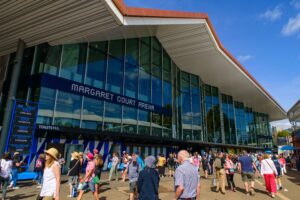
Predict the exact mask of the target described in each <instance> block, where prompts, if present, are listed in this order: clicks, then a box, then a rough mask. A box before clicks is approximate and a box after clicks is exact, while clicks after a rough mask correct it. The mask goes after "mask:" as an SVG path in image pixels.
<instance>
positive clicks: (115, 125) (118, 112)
mask: <svg viewBox="0 0 300 200" xmlns="http://www.w3.org/2000/svg"><path fill="white" fill-rule="evenodd" d="M121 108H122V106H121V105H118V104H114V103H109V102H105V120H104V130H106V131H113V132H121V116H122V109H121Z"/></svg>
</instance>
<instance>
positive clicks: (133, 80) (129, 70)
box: [125, 64, 139, 99]
mask: <svg viewBox="0 0 300 200" xmlns="http://www.w3.org/2000/svg"><path fill="white" fill-rule="evenodd" d="M138 70H139V68H138V67H137V66H135V65H130V64H126V66H125V96H128V97H131V98H135V99H137V97H138V72H139V71H138Z"/></svg>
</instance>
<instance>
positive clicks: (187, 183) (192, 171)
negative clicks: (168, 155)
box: [174, 150, 200, 200]
mask: <svg viewBox="0 0 300 200" xmlns="http://www.w3.org/2000/svg"><path fill="white" fill-rule="evenodd" d="M177 159H178V163H179V164H180V166H179V167H178V168H177V169H176V171H175V178H174V179H175V181H174V186H175V196H174V200H184V199H190V200H199V198H200V180H199V177H198V171H197V169H196V167H194V165H193V164H192V163H191V162H190V160H189V153H188V152H187V151H186V150H181V151H179V153H178V158H177Z"/></svg>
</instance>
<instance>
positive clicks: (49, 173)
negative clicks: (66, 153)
mask: <svg viewBox="0 0 300 200" xmlns="http://www.w3.org/2000/svg"><path fill="white" fill-rule="evenodd" d="M45 154H46V167H45V170H44V176H43V184H42V190H41V193H40V197H41V199H43V200H53V199H55V200H59V188H60V165H59V163H58V162H57V160H58V156H59V153H58V151H57V149H55V148H50V149H48V150H46V151H45Z"/></svg>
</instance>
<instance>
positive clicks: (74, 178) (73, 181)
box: [68, 151, 80, 197]
mask: <svg viewBox="0 0 300 200" xmlns="http://www.w3.org/2000/svg"><path fill="white" fill-rule="evenodd" d="M71 156H72V158H71V162H70V164H69V170H68V176H69V180H68V183H69V186H70V194H69V195H68V197H74V196H73V195H72V190H73V187H75V188H77V187H78V178H79V174H80V160H79V154H78V152H76V151H75V152H73V153H72V154H71Z"/></svg>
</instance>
